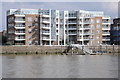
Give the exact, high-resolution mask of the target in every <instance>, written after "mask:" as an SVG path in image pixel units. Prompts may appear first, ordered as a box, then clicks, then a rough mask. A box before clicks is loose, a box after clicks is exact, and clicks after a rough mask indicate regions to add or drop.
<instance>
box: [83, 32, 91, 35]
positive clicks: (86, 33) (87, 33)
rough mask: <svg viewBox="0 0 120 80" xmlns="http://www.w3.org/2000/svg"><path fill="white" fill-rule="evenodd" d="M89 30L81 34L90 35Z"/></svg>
mask: <svg viewBox="0 0 120 80" xmlns="http://www.w3.org/2000/svg"><path fill="white" fill-rule="evenodd" d="M90 34H91V33H90V32H84V33H83V35H90Z"/></svg>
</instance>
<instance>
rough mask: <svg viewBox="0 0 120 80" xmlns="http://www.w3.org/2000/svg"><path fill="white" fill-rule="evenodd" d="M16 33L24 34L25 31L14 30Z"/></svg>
mask: <svg viewBox="0 0 120 80" xmlns="http://www.w3.org/2000/svg"><path fill="white" fill-rule="evenodd" d="M15 34H16V35H25V31H15Z"/></svg>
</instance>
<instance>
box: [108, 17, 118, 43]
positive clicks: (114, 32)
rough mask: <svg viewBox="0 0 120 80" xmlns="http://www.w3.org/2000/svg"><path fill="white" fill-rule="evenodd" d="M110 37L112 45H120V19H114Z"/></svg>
mask: <svg viewBox="0 0 120 80" xmlns="http://www.w3.org/2000/svg"><path fill="white" fill-rule="evenodd" d="M110 35H111V36H110V41H111V44H115V45H120V18H116V19H113V24H111V29H110Z"/></svg>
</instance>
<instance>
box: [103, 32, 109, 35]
mask: <svg viewBox="0 0 120 80" xmlns="http://www.w3.org/2000/svg"><path fill="white" fill-rule="evenodd" d="M102 35H110V33H109V32H102Z"/></svg>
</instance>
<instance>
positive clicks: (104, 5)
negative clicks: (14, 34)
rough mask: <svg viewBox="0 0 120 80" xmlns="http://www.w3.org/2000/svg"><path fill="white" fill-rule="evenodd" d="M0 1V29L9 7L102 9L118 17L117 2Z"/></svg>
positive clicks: (109, 14) (4, 25) (4, 27)
mask: <svg viewBox="0 0 120 80" xmlns="http://www.w3.org/2000/svg"><path fill="white" fill-rule="evenodd" d="M5 1H6V0H5ZM5 1H4V2H2V3H0V7H1V9H0V12H1V11H2V13H1V14H2V15H0V19H2V21H0V22H1V23H0V30H4V29H6V11H7V10H9V9H19V8H32V9H39V8H43V9H57V10H87V11H103V12H104V14H105V15H107V16H111V17H112V18H116V17H118V2H14V0H12V2H5ZM1 26H2V27H1Z"/></svg>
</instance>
